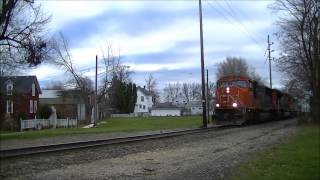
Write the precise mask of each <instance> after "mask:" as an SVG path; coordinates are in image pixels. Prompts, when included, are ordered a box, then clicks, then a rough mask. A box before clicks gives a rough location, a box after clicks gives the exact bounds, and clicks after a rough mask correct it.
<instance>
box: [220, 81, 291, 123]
mask: <svg viewBox="0 0 320 180" xmlns="http://www.w3.org/2000/svg"><path fill="white" fill-rule="evenodd" d="M292 104H293V99H292V97H291V96H290V95H289V94H286V93H282V92H281V91H279V90H276V89H270V88H268V87H266V86H263V85H260V84H259V83H257V82H256V81H253V80H251V79H250V78H247V77H243V76H225V77H222V78H220V79H219V80H218V81H217V88H216V104H215V119H216V122H217V124H222V125H226V124H232V125H242V124H246V123H256V122H259V121H266V120H271V119H280V118H284V117H289V116H291V115H293V106H292Z"/></svg>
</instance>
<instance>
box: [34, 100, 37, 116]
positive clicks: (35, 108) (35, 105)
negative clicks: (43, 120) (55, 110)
mask: <svg viewBox="0 0 320 180" xmlns="http://www.w3.org/2000/svg"><path fill="white" fill-rule="evenodd" d="M33 110H34V111H33V112H34V113H37V110H38V101H33Z"/></svg>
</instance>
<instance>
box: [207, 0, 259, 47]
mask: <svg viewBox="0 0 320 180" xmlns="http://www.w3.org/2000/svg"><path fill="white" fill-rule="evenodd" d="M206 2H207V3H208V5H209V6H210V7H211V8H213V9H214V10H215V11H216V12H217V13H219V14H220V15H222V16H223V17H224V18H225V19H226V20H227V21H228V22H229V23H230V24H232V25H235V26H236V27H238V29H240V30H241V31H242V32H243V33H244V34H246V35H247V37H248V38H249V39H251V41H253V42H254V43H255V44H257V45H258V46H259V47H261V48H263V49H264V48H265V47H264V46H262V45H261V44H260V43H259V42H258V41H257V40H256V39H255V38H254V37H252V36H251V35H250V33H249V32H248V31H247V30H246V29H245V28H244V27H242V26H244V24H242V26H241V23H239V22H238V21H237V20H235V18H232V15H229V16H227V15H225V13H223V11H220V10H219V9H218V8H216V7H214V5H212V4H211V2H209V1H206ZM218 5H219V6H220V7H221V8H222V9H224V10H225V8H224V7H222V6H221V5H220V4H218ZM225 11H226V10H225ZM226 12H228V11H226ZM228 14H230V13H228ZM230 16H231V17H230ZM239 25H240V26H239ZM239 27H242V28H239ZM243 30H244V31H243Z"/></svg>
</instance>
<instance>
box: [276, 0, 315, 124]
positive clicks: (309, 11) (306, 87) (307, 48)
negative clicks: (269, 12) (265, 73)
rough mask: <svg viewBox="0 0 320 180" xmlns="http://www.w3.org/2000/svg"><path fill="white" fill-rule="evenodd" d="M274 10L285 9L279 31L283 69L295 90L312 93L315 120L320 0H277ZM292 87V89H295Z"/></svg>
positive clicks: (280, 67)
mask: <svg viewBox="0 0 320 180" xmlns="http://www.w3.org/2000/svg"><path fill="white" fill-rule="evenodd" d="M272 8H273V9H275V10H277V11H279V12H281V17H280V18H279V20H278V25H279V27H280V30H279V32H278V33H277V35H278V37H279V39H280V42H281V48H282V53H281V54H280V58H279V59H278V60H277V63H278V67H279V69H280V70H281V71H282V72H283V73H284V74H285V75H287V77H288V79H289V81H291V83H289V84H291V85H292V86H296V88H294V89H301V90H303V92H304V94H305V95H306V96H308V94H311V97H310V99H311V100H312V101H311V110H312V115H313V119H314V120H315V121H318V122H319V117H320V24H319V23H320V19H319V16H320V15H319V14H320V12H319V11H320V2H319V1H318V0H277V1H276V2H275V3H274V4H273V6H272ZM291 89H292V88H291Z"/></svg>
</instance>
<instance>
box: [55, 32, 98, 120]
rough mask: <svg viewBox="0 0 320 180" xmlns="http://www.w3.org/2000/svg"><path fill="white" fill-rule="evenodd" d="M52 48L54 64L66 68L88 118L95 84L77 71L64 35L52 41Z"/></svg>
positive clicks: (71, 84)
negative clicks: (90, 97)
mask: <svg viewBox="0 0 320 180" xmlns="http://www.w3.org/2000/svg"><path fill="white" fill-rule="evenodd" d="M50 46H51V47H52V51H51V53H52V54H51V55H52V56H51V58H53V59H52V62H53V63H54V64H56V65H58V66H60V67H62V68H64V69H65V71H66V73H68V74H69V75H70V79H69V83H70V86H73V87H75V88H76V89H78V90H79V91H80V97H81V99H82V100H83V102H84V103H85V104H86V112H87V115H86V116H87V117H88V116H89V113H90V112H91V108H92V105H93V104H92V103H90V99H89V96H90V95H91V94H92V93H93V82H92V81H91V80H90V79H89V78H88V77H86V76H84V75H82V74H81V73H80V72H79V71H77V70H76V68H75V66H74V60H73V59H72V57H71V54H70V53H69V47H68V41H67V39H66V38H65V37H64V36H63V34H62V33H60V34H59V36H58V37H56V38H54V39H52V41H51V44H50Z"/></svg>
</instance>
